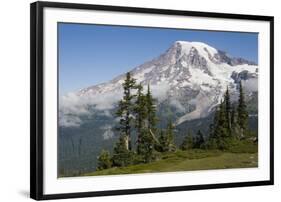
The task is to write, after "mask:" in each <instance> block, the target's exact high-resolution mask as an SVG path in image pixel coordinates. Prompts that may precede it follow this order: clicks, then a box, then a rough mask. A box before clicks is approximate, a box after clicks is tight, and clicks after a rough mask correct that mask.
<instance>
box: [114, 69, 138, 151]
mask: <svg viewBox="0 0 281 202" xmlns="http://www.w3.org/2000/svg"><path fill="white" fill-rule="evenodd" d="M122 85H123V90H124V93H123V98H122V100H121V101H120V102H119V105H118V109H117V112H116V115H117V116H118V117H119V126H118V127H117V130H118V131H119V132H120V136H122V139H123V141H124V142H125V143H124V144H125V147H126V149H127V150H131V147H132V145H131V130H132V125H133V114H134V111H133V110H134V106H133V102H134V98H135V96H136V95H133V94H132V90H133V89H136V80H135V79H134V78H132V77H131V74H130V72H128V73H127V74H126V79H125V81H124V83H123V84H122Z"/></svg>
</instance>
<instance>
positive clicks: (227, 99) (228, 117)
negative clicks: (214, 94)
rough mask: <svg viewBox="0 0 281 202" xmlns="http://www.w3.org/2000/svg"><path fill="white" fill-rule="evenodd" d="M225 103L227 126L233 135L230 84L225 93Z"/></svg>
mask: <svg viewBox="0 0 281 202" xmlns="http://www.w3.org/2000/svg"><path fill="white" fill-rule="evenodd" d="M224 105H225V119H226V127H227V130H228V133H229V135H231V103H230V95H229V90H228V86H227V89H226V92H225V95H224Z"/></svg>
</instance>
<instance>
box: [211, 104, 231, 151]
mask: <svg viewBox="0 0 281 202" xmlns="http://www.w3.org/2000/svg"><path fill="white" fill-rule="evenodd" d="M229 136H230V134H229V130H228V124H227V120H226V107H225V102H223V101H221V103H220V105H219V107H218V108H217V110H216V112H215V116H214V122H213V131H211V134H210V138H209V142H208V146H209V147H211V148H217V149H221V150H224V149H227V147H228V144H227V138H228V137H229Z"/></svg>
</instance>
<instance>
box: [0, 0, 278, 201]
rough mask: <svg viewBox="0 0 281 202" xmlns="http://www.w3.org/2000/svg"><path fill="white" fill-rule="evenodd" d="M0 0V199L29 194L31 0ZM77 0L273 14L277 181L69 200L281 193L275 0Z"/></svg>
mask: <svg viewBox="0 0 281 202" xmlns="http://www.w3.org/2000/svg"><path fill="white" fill-rule="evenodd" d="M30 2H32V1H30V0H13V1H8V0H6V1H2V2H1V4H0V95H1V98H0V201H3V202H5V201H17V202H21V201H28V200H30V199H29V3H30ZM72 2H75V3H91V4H106V5H120V6H135V7H151V8H164V9H165V8H166V9H180V10H195V11H211V12H227V13H240V14H256V15H273V16H275V157H276V158H275V186H262V187H247V188H231V189H217V190H204V191H186V192H172V193H157V194H142V195H130V196H113V197H99V198H94V199H93V198H84V199H70V200H68V201H75V200H76V201H92V200H95V201H96V202H111V201H115V202H126V201H134V202H138V201H142V202H143V201H146V202H149V201H175V200H177V201H208V202H212V201H216V202H220V201H228V202H232V201H235V202H236V201H255V202H259V201H279V200H280V199H279V200H278V198H279V197H280V195H281V186H280V182H281V176H280V173H281V159H280V155H279V154H280V153H281V146H280V143H281V141H280V140H281V138H280V132H281V124H279V121H280V120H281V104H280V101H281V91H280V89H279V86H280V87H281V79H279V77H281V68H280V66H281V60H280V57H278V55H279V54H280V52H281V41H280V37H279V36H281V13H280V6H279V5H278V1H277V0H263V1H261V0H255V1H250V0H248V1H247V0H229V1H225V0H212V1H208V0H205V1H204V0H196V1H189V0H172V1H165V0H162V1H161V0H154V1H151V0H134V1H128V0H103V1H102V0H83V1H78V0H76V1H75V0H72Z"/></svg>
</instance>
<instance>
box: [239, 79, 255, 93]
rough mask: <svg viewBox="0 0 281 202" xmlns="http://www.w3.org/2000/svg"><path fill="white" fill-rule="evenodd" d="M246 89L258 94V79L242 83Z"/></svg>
mask: <svg viewBox="0 0 281 202" xmlns="http://www.w3.org/2000/svg"><path fill="white" fill-rule="evenodd" d="M242 85H243V87H244V89H245V90H246V91H248V92H256V91H258V79H257V78H251V79H248V80H246V81H243V83H242Z"/></svg>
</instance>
